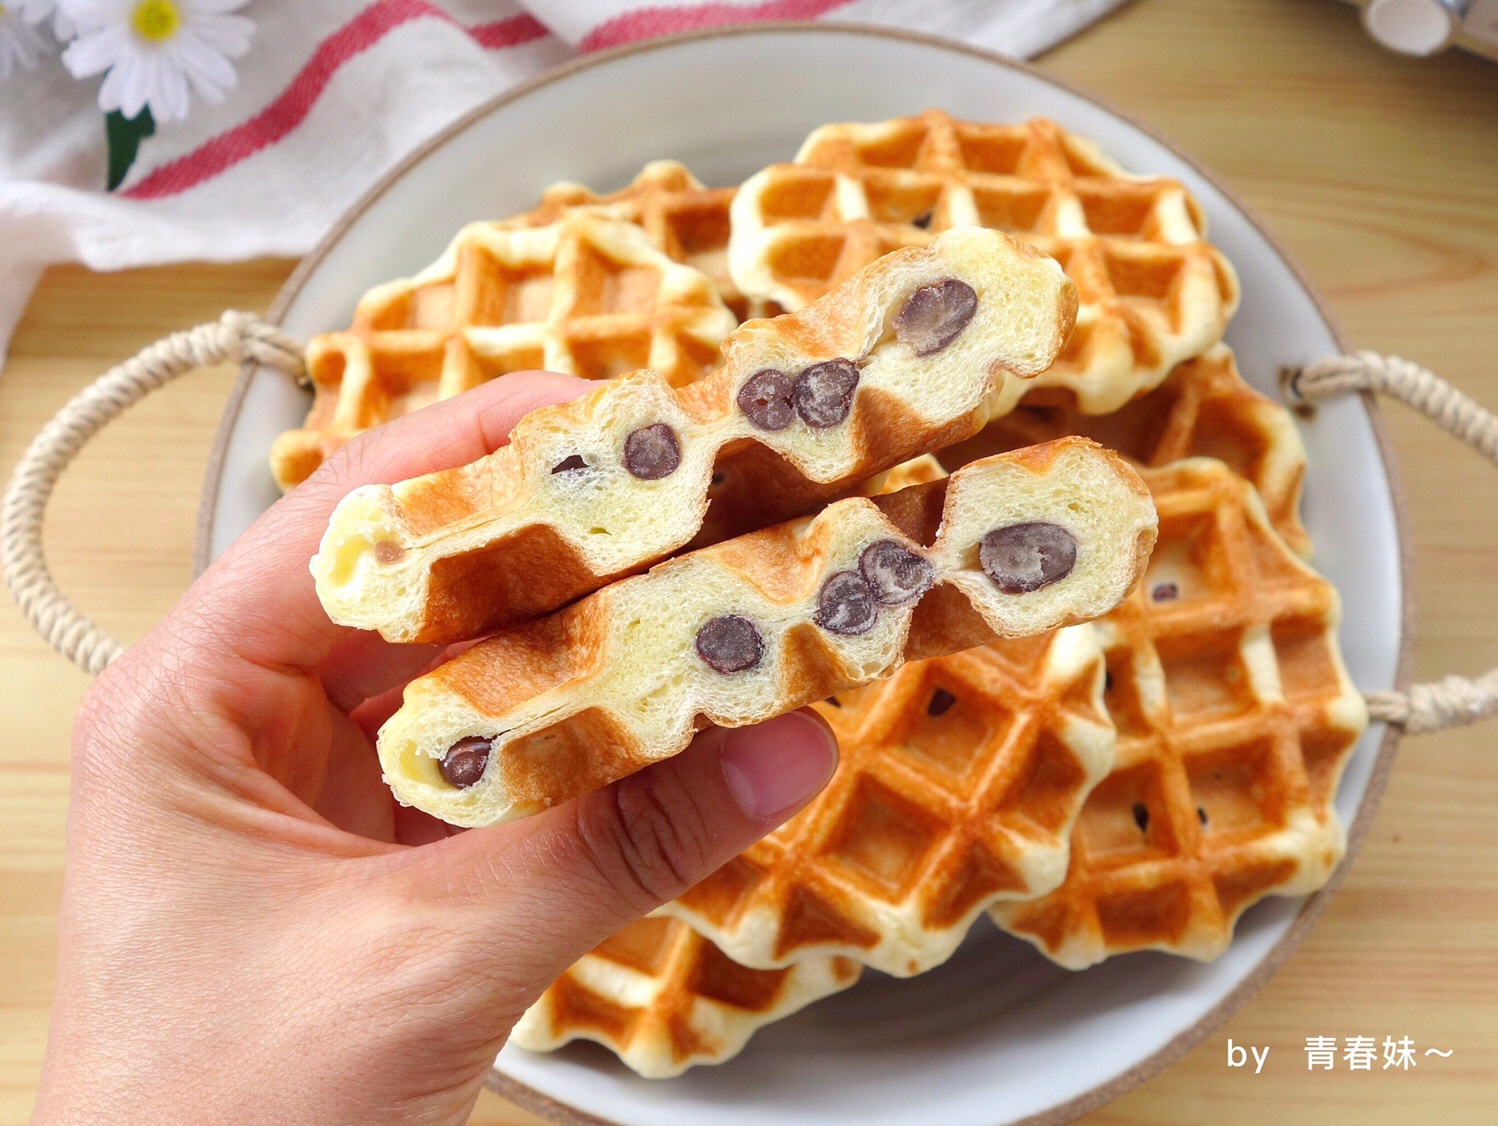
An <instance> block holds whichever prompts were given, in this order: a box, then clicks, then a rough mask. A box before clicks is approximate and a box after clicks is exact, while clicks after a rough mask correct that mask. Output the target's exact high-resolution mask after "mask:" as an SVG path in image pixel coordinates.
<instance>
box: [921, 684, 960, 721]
mask: <svg viewBox="0 0 1498 1126" xmlns="http://www.w3.org/2000/svg"><path fill="white" fill-rule="evenodd" d="M956 702H957V697H956V696H954V695H952V694H951V693H950V692H948V691H947V690H946V689H945V688H938V689H937V690H936V691H935V692H933V693H931V702H930V703H928V704H927V705H926V714H927V715H929V716H932V717H933V718H934V717H935V716H939V715H946V714H947V713H948V712H949V711H951V710H952V705H953V704H955V703H956Z"/></svg>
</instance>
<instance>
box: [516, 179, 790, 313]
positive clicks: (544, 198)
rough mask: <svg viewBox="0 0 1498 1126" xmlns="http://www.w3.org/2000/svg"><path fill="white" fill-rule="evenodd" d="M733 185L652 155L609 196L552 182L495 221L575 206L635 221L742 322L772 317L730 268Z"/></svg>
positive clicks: (532, 219)
mask: <svg viewBox="0 0 1498 1126" xmlns="http://www.w3.org/2000/svg"><path fill="white" fill-rule="evenodd" d="M736 190H737V189H736V188H708V187H704V186H703V185H702V183H701V181H699V180H698V179H697V177H695V176H693V175H692V173H691V172H689V171H688V170H687V168H686V166H685V165H682V164H678V163H677V162H676V161H674V160H652V161H651V162H650V163H649V164H647V165H645V167H644V168H642V169H641V170H640V174H639V175H638V176H636V177H635V178H634V180H633V181H631V183H630V184H629V186H628V187H626V188H623V189H621V190H620V191H617V192H612V193H610V194H609V195H598V194H597V193H596V192H594V191H592V190H591V189H589V188H586V187H584V186H583V185H582V184H575V183H572V182H570V181H563V182H561V183H557V184H553V185H552V186H551V187H549V188H547V189H546V191H544V192H543V193H542V194H541V206H540V207H537V208H536V209H535V210H533V211H527V212H526V213H525V214H523V215H517V216H515V217H514V218H513V219H506V220H505V221H503V222H502V223H501V224H499V225H500V226H503V227H538V226H545V225H546V224H548V223H554V222H556V221H557V220H558V219H560V218H561V217H562V216H564V215H567V214H569V213H572V212H576V211H586V212H589V213H592V214H597V215H603V216H605V217H607V218H610V219H617V220H620V221H622V222H626V223H634V224H636V225H637V226H640V227H643V228H644V229H645V234H646V235H647V236H648V237H649V239H650V243H651V245H652V246H654V247H655V248H656V249H657V250H659V251H661V252H662V253H664V254H665V255H666V256H667V257H669V258H671V259H672V260H673V261H676V262H682V263H685V264H686V265H688V266H691V267H693V268H694V269H698V270H701V271H702V272H703V273H704V274H706V275H707V276H708V277H710V278H711V279H712V280H713V285H714V286H716V287H717V290H718V295H719V296H720V297H722V298H723V303H724V304H725V305H727V306H728V307H729V309H731V310H733V313H734V315H735V316H736V317H738V319H739V320H740V321H746V320H748V319H749V318H751V317H772V316H775V315H776V314H777V313H779V312H781V311H782V310H781V309H780V308H779V306H777V305H775V304H773V303H767V302H763V301H751V300H749V298H747V297H745V296H744V295H743V294H742V293H740V292H739V289H738V287H737V286H736V285H734V284H733V278H732V277H731V276H730V275H729V273H728V208H729V205H730V204H731V203H732V202H733V195H734V192H735V191H736Z"/></svg>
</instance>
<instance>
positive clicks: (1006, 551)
mask: <svg viewBox="0 0 1498 1126" xmlns="http://www.w3.org/2000/svg"><path fill="white" fill-rule="evenodd" d="M978 562H979V563H981V564H982V565H983V573H984V574H986V575H987V576H988V577H989V578H990V579H992V580H993V583H994V585H995V586H996V587H998V588H999V589H1000V590H1002V591H1003V592H1004V593H1005V594H1029V593H1030V592H1031V591H1032V590H1039V589H1040V588H1041V587H1046V586H1050V585H1051V584H1052V583H1054V582H1058V581H1059V580H1061V579H1064V578H1066V576H1067V575H1069V574H1071V569H1072V568H1073V567H1074V566H1076V563H1077V541H1076V538H1075V537H1074V536H1073V535H1072V534H1071V533H1070V532H1068V531H1067V530H1066V529H1065V528H1063V527H1061V525H1059V524H1049V523H1046V522H1045V521H1043V520H1039V521H1036V522H1034V523H1030V524H1010V525H1009V526H1008V527H1007V528H995V529H994V530H993V531H991V532H989V533H988V535H986V536H984V537H983V542H982V544H980V545H979V547H978Z"/></svg>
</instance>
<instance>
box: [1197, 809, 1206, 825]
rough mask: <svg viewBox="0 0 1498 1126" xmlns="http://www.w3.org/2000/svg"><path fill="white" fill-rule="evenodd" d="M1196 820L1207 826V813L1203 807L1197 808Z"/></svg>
mask: <svg viewBox="0 0 1498 1126" xmlns="http://www.w3.org/2000/svg"><path fill="white" fill-rule="evenodd" d="M1196 819H1197V820H1198V821H1200V822H1201V823H1202V824H1203V825H1205V824H1206V823H1207V811H1206V810H1205V809H1203V808H1202V807H1201V806H1197V807H1196Z"/></svg>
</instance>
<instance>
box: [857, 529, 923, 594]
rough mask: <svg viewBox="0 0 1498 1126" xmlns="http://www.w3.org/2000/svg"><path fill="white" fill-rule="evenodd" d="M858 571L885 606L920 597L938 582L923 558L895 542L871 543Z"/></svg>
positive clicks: (860, 557)
mask: <svg viewBox="0 0 1498 1126" xmlns="http://www.w3.org/2000/svg"><path fill="white" fill-rule="evenodd" d="M858 570H859V571H860V572H861V573H862V575H863V577H864V581H865V582H867V583H868V584H869V589H870V590H872V591H873V592H874V597H875V599H877V600H878V601H879V602H882V603H883V604H884V605H886V606H898V605H899V604H900V603H901V602H909V601H910V600H911V599H912V598H919V597H920V596H921V595H923V594H925V593H926V592H927V591H928V590H930V589H931V584H932V583H933V582H934V581H935V579H936V570H935V568H933V567H932V566H931V564H930V562H928V561H927V560H926V558H925V557H924V556H921V555H917V554H916V553H915V552H913V551H911V550H910V548H908V547H906V546H905V545H904V544H902V543H899V542H898V541H896V540H879V541H877V542H876V543H871V544H869V546H868V547H866V548H864V549H863V554H862V555H860V556H859V557H858Z"/></svg>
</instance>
